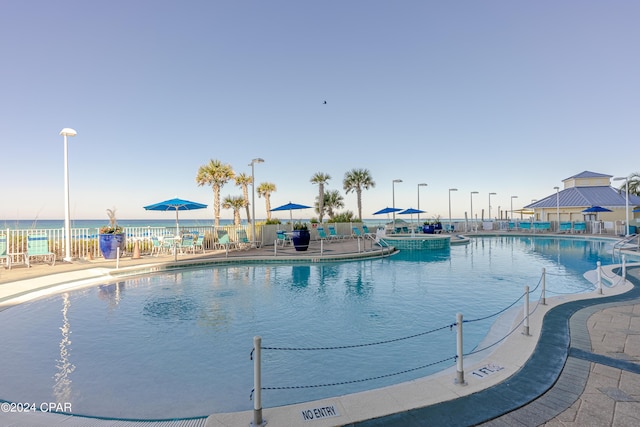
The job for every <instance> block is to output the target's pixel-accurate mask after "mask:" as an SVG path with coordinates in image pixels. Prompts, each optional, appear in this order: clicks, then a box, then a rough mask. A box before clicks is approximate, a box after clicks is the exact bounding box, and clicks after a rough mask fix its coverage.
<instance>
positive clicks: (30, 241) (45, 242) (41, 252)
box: [25, 234, 56, 267]
mask: <svg viewBox="0 0 640 427" xmlns="http://www.w3.org/2000/svg"><path fill="white" fill-rule="evenodd" d="M31 258H42V260H43V261H44V262H47V260H49V261H48V262H50V263H51V266H52V267H53V266H54V265H55V264H56V254H54V253H53V252H51V251H50V250H49V237H48V236H47V235H46V234H31V235H28V236H27V255H26V257H25V262H26V263H27V267H31Z"/></svg>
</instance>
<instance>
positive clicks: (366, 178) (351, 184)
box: [342, 169, 376, 221]
mask: <svg viewBox="0 0 640 427" xmlns="http://www.w3.org/2000/svg"><path fill="white" fill-rule="evenodd" d="M375 186H376V183H375V182H373V179H372V178H371V173H370V172H369V170H368V169H351V170H350V171H349V172H347V173H345V174H344V180H343V181H342V187H343V188H344V191H345V192H346V193H347V194H349V193H350V192H352V191H355V192H356V197H357V200H358V218H360V221H362V190H368V189H370V188H373V187H375Z"/></svg>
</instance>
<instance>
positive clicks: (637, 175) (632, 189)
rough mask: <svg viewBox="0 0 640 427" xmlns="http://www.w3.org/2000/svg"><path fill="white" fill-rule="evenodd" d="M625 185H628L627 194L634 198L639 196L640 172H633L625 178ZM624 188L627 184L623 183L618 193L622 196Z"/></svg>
mask: <svg viewBox="0 0 640 427" xmlns="http://www.w3.org/2000/svg"><path fill="white" fill-rule="evenodd" d="M627 183H628V185H629V194H631V195H634V196H640V172H634V173H632V174H631V175H629V177H628V178H627ZM626 186H627V184H626V183H624V182H623V183H622V184H621V185H620V188H619V189H618V192H619V193H620V194H622V193H624V192H625V191H627V189H626Z"/></svg>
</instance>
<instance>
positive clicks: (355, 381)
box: [249, 356, 457, 399]
mask: <svg viewBox="0 0 640 427" xmlns="http://www.w3.org/2000/svg"><path fill="white" fill-rule="evenodd" d="M456 359H457V356H451V357H447V358H445V359H442V360H439V361H437V362H431V363H427V364H426V365H422V366H417V367H415V368H410V369H405V370H402V371H398V372H393V373H390V374H384V375H378V376H376V377H369V378H362V379H359V380H350V381H340V382H335V383H327V384H314V385H298V386H282V387H262V388H261V390H292V389H303V388H319V387H333V386H338V385H346V384H355V383H362V382H365V381H372V380H378V379H381V378H388V377H393V376H396V375H402V374H406V373H408V372H413V371H418V370H420V369H425V368H428V367H431V366H434V365H437V364H440V363H444V362H447V361H449V360H456ZM254 391H255V389H252V390H251V395H250V396H249V399H252V398H253V393H254Z"/></svg>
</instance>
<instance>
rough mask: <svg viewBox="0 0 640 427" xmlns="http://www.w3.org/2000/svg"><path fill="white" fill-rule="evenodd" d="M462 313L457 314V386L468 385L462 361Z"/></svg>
mask: <svg viewBox="0 0 640 427" xmlns="http://www.w3.org/2000/svg"><path fill="white" fill-rule="evenodd" d="M462 351H463V349H462V313H458V314H456V354H457V358H456V381H455V383H456V384H459V385H466V383H465V382H464V364H463V361H462Z"/></svg>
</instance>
